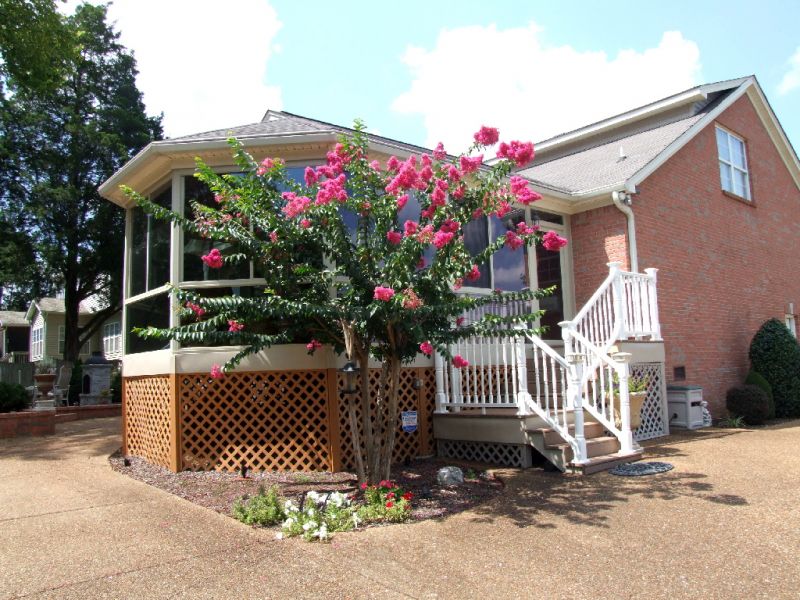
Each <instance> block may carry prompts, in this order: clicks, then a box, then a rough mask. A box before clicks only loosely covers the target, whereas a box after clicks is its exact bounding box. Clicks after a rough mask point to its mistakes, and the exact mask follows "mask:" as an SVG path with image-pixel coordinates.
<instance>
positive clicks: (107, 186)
mask: <svg viewBox="0 0 800 600" xmlns="http://www.w3.org/2000/svg"><path fill="white" fill-rule="evenodd" d="M234 137H236V139H238V140H239V141H240V142H242V145H243V146H244V147H245V148H247V147H253V146H276V145H280V144H292V143H295V142H306V143H312V144H313V143H324V142H330V141H334V140H336V139H337V136H336V133H335V132H334V131H321V132H318V133H292V134H278V135H268V136H265V135H252V136H234ZM227 146H228V140H227V138H226V139H224V140H221V139H212V140H203V139H199V140H187V141H183V142H170V141H169V140H165V141H160V142H151V143H149V144H148V145H147V146H145V148H144V149H143V150H141V151H140V152H139V153H138V154H137V155H136V156H134V157H133V158H132V159H131V160H130V161H128V162H127V163H126V164H125V165H124V166H123V167H122V168H120V169H119V170H118V171H117V172H116V173H114V174H113V175H112V176H111V177H109V178H108V179H106V180H105V181H104V182H103V183H101V184H100V187H99V188H98V191H99V192H100V195H101V196H103V197H104V198H106V199H107V200H111V201H112V202H115V199H114V193H115V192H116V190H117V188H118V187H119V185H120V184H121V183H122V182H123V181H124V180H125V179H126V178H127V177H128V176H129V175H130V174H131V173H133V172H135V171H138V170H139V169H140V168H143V167H144V166H145V165H146V164H147V163H148V162H150V161H151V160H153V159H154V158H156V157H157V156H164V155H169V154H173V153H178V152H197V153H201V152H204V151H208V150H219V149H222V148H226V147H227Z"/></svg>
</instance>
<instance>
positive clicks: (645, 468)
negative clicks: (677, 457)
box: [609, 462, 672, 477]
mask: <svg viewBox="0 0 800 600" xmlns="http://www.w3.org/2000/svg"><path fill="white" fill-rule="evenodd" d="M671 470H672V465H671V464H670V463H665V462H635V463H626V464H624V465H619V466H617V467H614V468H613V469H611V470H610V471H609V473H611V474H612V475H619V476H621V477H641V476H642V475H655V474H656V473H666V472H667V471H671Z"/></svg>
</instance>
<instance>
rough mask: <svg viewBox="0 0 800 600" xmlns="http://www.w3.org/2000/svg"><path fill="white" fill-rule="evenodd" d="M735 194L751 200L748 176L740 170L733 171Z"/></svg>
mask: <svg viewBox="0 0 800 600" xmlns="http://www.w3.org/2000/svg"><path fill="white" fill-rule="evenodd" d="M733 193H734V194H737V195H739V196H741V197H742V198H748V199H749V198H750V190H749V189H748V185H747V174H746V173H745V172H744V171H740V170H739V169H734V170H733Z"/></svg>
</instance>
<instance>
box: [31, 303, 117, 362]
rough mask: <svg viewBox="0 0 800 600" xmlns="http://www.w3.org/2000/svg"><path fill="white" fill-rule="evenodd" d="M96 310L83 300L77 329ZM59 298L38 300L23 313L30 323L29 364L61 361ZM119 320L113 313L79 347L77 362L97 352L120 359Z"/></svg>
mask: <svg viewBox="0 0 800 600" xmlns="http://www.w3.org/2000/svg"><path fill="white" fill-rule="evenodd" d="M98 310H100V307H99V306H97V304H96V302H94V301H93V300H92V299H87V300H84V301H83V302H82V303H81V306H80V312H79V316H78V324H79V326H84V325H85V324H86V323H88V322H89V320H90V319H91V317H92V315H93V314H94V313H96V312H97V311H98ZM65 313H66V310H65V308H64V300H63V298H40V299H39V300H34V301H32V302H31V304H30V306H29V307H28V312H27V313H25V319H26V320H27V322H28V323H29V324H30V360H31V362H34V363H36V362H41V361H45V362H52V363H55V362H56V361H61V360H63V359H64V343H65V339H66V336H65V334H66V326H65ZM121 320H122V317H121V315H120V313H117V314H115V315H113V316H111V317H109V318H108V319H107V320H106V321H105V322H104V323H103V325H102V326H101V327H100V329H99V330H98V331H97V332H96V333H95V334H94V335H93V336H92V337H91V339H89V340H88V341H87V342H86V343H85V344H84V345H83V347H82V348H81V352H80V359H81V360H84V361H85V360H86V359H87V358H89V357H90V356H91V354H92V352H96V351H100V352H102V353H103V356H104V357H105V358H107V359H108V360H120V359H121V358H122V325H121Z"/></svg>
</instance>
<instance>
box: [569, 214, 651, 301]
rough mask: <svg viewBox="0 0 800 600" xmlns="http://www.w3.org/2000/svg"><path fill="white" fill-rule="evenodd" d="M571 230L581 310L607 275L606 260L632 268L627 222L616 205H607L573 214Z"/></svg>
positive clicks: (625, 267) (576, 293)
mask: <svg viewBox="0 0 800 600" xmlns="http://www.w3.org/2000/svg"><path fill="white" fill-rule="evenodd" d="M570 229H571V232H570V240H569V242H570V245H571V246H572V261H573V264H574V265H575V307H576V309H577V310H580V309H581V307H582V306H583V305H584V304H585V303H586V301H587V300H588V299H589V298H590V297H591V295H592V294H594V292H595V290H596V289H597V288H598V286H599V285H600V284H601V283H602V282H603V280H604V279H605V278H606V276H607V275H608V268H607V267H606V263H609V262H612V261H619V262H621V263H622V268H623V269H626V270H627V269H628V268H629V264H628V242H627V235H626V232H627V223H626V221H625V215H623V214H622V213H621V212H620V211H619V210H618V209H617V207H616V206H604V207H602V208H597V209H595V210H590V211H587V212H584V213H580V214H577V215H574V216H573V217H572V219H571V221H570ZM637 235H638V232H637ZM646 266H650V265H646Z"/></svg>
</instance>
